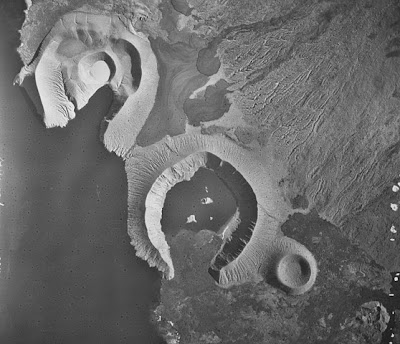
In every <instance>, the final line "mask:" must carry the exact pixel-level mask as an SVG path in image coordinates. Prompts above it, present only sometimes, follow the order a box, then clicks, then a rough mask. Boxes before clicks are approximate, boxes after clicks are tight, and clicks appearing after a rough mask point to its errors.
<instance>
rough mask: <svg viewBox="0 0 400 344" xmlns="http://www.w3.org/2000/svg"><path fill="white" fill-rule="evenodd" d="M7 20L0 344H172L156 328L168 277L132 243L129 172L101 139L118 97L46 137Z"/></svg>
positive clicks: (1, 126) (1, 73) (97, 101)
mask: <svg viewBox="0 0 400 344" xmlns="http://www.w3.org/2000/svg"><path fill="white" fill-rule="evenodd" d="M3 15H7V13H6V12H4V11H2V12H1V16H3ZM3 19H4V18H1V20H0V22H1V23H2V24H4V26H5V25H8V30H7V29H6V28H5V27H2V28H1V30H0V34H1V38H0V44H1V47H0V52H1V53H0V59H1V60H0V61H1V62H0V111H1V117H0V121H1V123H0V141H1V146H0V157H1V158H2V160H1V161H2V164H1V167H0V168H1V171H2V172H1V173H2V175H1V199H0V202H1V203H2V204H4V206H0V212H1V213H0V216H1V218H0V219H1V222H0V226H1V227H0V229H1V232H0V234H1V237H0V248H1V251H0V257H1V272H0V277H1V278H0V298H1V300H0V343H40V344H43V343H83V342H84V343H117V342H118V343H123V342H129V343H138V344H142V343H143V344H147V343H162V340H161V339H160V338H159V337H158V336H157V334H156V332H155V329H154V328H153V327H152V326H151V325H150V323H149V321H148V313H149V308H150V305H151V303H152V302H153V301H155V299H156V298H157V296H158V292H159V290H158V288H159V283H160V281H159V275H158V273H157V272H156V271H155V270H154V269H150V268H149V267H148V266H147V264H146V263H145V262H144V261H142V260H140V259H138V258H137V257H136V256H135V251H134V249H133V247H132V246H131V245H130V244H129V237H128V235H127V228H126V217H127V213H126V212H127V205H126V200H127V183H126V175H125V172H124V165H123V162H122V160H121V159H119V158H117V157H116V156H115V155H114V154H110V153H108V152H107V151H106V150H105V149H104V147H103V145H102V144H101V142H100V140H99V126H100V121H101V119H102V117H103V116H104V115H105V114H106V112H107V109H108V106H109V104H110V96H111V92H110V91H108V90H106V89H102V90H100V91H99V92H98V93H97V94H96V95H95V96H94V98H93V99H92V101H91V102H90V103H89V104H88V106H86V107H85V108H84V109H83V110H82V111H80V112H79V113H78V115H77V118H76V119H74V120H73V121H71V122H70V123H69V124H68V126H67V127H66V128H63V129H61V128H55V129H45V127H44V125H43V123H42V120H41V118H40V116H39V115H37V114H36V110H35V109H34V108H33V103H32V101H31V100H30V99H29V98H27V94H26V91H25V90H24V89H22V88H18V87H13V86H12V80H13V77H14V76H15V75H16V73H17V72H18V71H19V68H20V67H21V63H20V60H19V57H18V55H17V54H16V52H15V49H16V46H17V44H18V43H17V42H16V41H15V37H14V36H8V35H9V33H10V30H9V29H10V27H9V23H8V22H5V21H4V20H3ZM16 23H17V22H16ZM26 86H27V88H29V89H31V90H33V91H35V87H34V81H33V78H30V79H29V80H27V83H26Z"/></svg>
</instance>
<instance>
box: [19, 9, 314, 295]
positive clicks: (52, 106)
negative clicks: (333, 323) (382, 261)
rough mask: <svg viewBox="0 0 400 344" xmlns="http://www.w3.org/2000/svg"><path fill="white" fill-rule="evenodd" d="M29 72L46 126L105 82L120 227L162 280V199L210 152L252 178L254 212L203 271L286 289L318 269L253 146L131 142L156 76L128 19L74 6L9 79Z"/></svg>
mask: <svg viewBox="0 0 400 344" xmlns="http://www.w3.org/2000/svg"><path fill="white" fill-rule="evenodd" d="M33 73H35V75H36V83H37V87H38V91H39V95H40V97H41V101H42V104H43V108H44V122H45V124H46V126H47V127H53V126H61V127H63V126H65V125H66V124H67V123H68V121H69V120H70V119H73V118H74V117H75V112H74V110H75V108H76V109H78V110H79V109H80V108H82V107H83V106H85V105H86V104H87V102H88V101H89V99H90V98H91V97H92V95H93V94H94V93H95V92H96V91H97V90H98V89H99V88H100V87H102V86H103V85H105V84H107V85H108V86H109V87H111V89H112V90H113V92H114V95H115V97H114V103H113V105H112V106H111V110H112V111H114V110H115V109H117V111H118V112H117V113H116V114H115V115H114V117H113V118H112V119H111V120H107V121H108V127H107V129H106V131H105V134H104V137H103V142H104V144H105V146H106V148H107V149H108V150H110V151H114V152H115V153H116V154H118V155H120V156H123V157H124V158H125V159H126V165H125V167H126V172H127V175H128V189H129V195H128V233H129V235H130V236H131V239H132V241H131V243H132V245H133V246H135V248H136V254H137V255H138V256H139V257H141V258H143V259H144V260H146V261H147V262H148V264H149V265H150V266H156V267H157V268H158V269H159V270H160V271H161V272H163V273H164V275H165V277H166V278H168V279H171V278H173V277H174V266H173V261H172V259H171V256H170V250H169V246H168V244H167V242H166V240H165V235H164V234H163V232H162V230H161V225H160V219H161V214H162V206H163V200H164V198H165V193H166V192H167V191H168V189H169V188H170V187H171V186H172V185H173V184H174V183H177V182H179V181H181V180H183V179H187V178H190V177H191V176H192V175H193V174H194V173H195V172H196V170H197V169H198V168H199V167H201V166H205V165H206V164H207V162H208V158H207V154H206V153H205V152H209V153H211V154H213V155H215V156H217V157H218V158H220V159H221V160H223V161H226V162H227V163H228V164H230V165H232V166H233V167H234V168H235V169H236V170H237V171H239V172H240V174H241V175H242V176H243V177H244V180H245V181H247V182H248V183H249V184H250V186H251V188H252V189H253V191H254V195H255V198H256V202H254V205H253V207H255V208H256V209H253V210H256V214H257V215H256V221H255V224H254V221H253V223H252V225H254V229H253V233H252V235H249V237H250V238H249V241H248V243H247V245H245V246H244V247H241V251H240V253H239V255H237V256H234V257H230V258H229V259H227V258H226V257H224V252H223V248H221V250H220V251H219V252H218V255H217V256H216V258H215V259H214V261H213V262H212V266H211V268H210V273H211V275H212V276H213V277H214V278H215V279H216V280H217V281H218V283H219V284H220V285H221V286H230V285H233V284H238V283H242V282H244V281H247V280H250V279H252V278H254V277H255V276H262V277H264V278H265V279H266V280H267V281H269V280H270V278H271V276H275V277H274V278H275V279H276V280H277V282H278V286H280V287H281V288H283V289H285V290H287V291H288V292H289V293H292V294H300V293H303V292H305V291H307V290H308V289H309V288H311V287H312V285H313V284H314V282H315V278H316V274H317V265H316V262H315V259H314V258H313V256H312V254H311V253H310V252H309V251H308V250H307V249H306V248H305V247H304V246H303V245H301V244H299V243H298V242H296V241H294V240H292V239H289V238H286V237H284V236H282V234H281V233H280V232H279V226H280V224H281V223H282V222H283V221H284V220H285V219H286V218H287V215H288V209H287V206H286V204H285V202H284V200H283V199H282V197H281V195H280V191H279V188H278V183H277V180H275V179H274V178H273V177H272V175H273V172H272V171H273V162H271V161H267V162H264V161H263V159H262V156H261V155H260V154H259V152H255V151H246V150H244V149H242V148H240V147H238V146H237V145H236V144H234V143H233V142H231V141H228V140H227V139H224V138H222V137H217V136H207V135H179V136H175V137H173V138H171V137H169V136H167V137H166V138H164V139H163V140H162V141H160V142H158V143H156V144H152V145H151V146H148V147H144V148H143V147H140V146H135V144H136V138H137V136H138V134H139V133H140V131H141V129H142V128H143V125H144V123H145V121H146V119H147V117H148V115H149V113H150V111H151V109H152V107H153V104H154V101H155V96H156V92H157V86H158V81H159V76H158V72H157V61H156V57H155V55H154V54H153V52H152V50H151V48H150V43H149V41H148V40H147V38H146V37H144V35H142V34H139V33H137V32H136V31H135V30H134V29H133V26H132V25H130V24H129V21H128V20H127V19H126V18H124V17H123V16H115V15H111V16H107V15H102V14H96V13H87V12H82V11H73V12H70V13H68V14H66V15H64V16H63V17H62V18H61V19H60V20H59V21H58V22H57V23H56V24H55V25H54V27H53V28H52V30H51V31H50V32H49V34H48V35H47V36H46V37H45V39H44V40H43V42H42V44H41V47H40V50H39V52H38V55H37V57H36V58H34V59H33V61H32V62H31V63H30V64H28V65H26V66H24V67H23V68H22V69H21V72H20V73H19V74H18V75H17V77H16V78H15V83H18V84H21V83H22V82H23V80H24V78H25V76H26V75H30V74H33ZM98 73H99V74H98ZM208 157H209V155H208ZM172 171H174V173H172ZM266 171H267V173H266ZM220 173H222V174H223V171H220ZM225 182H226V183H228V182H229V181H227V180H225ZM231 191H235V189H234V188H231ZM234 193H235V192H234ZM243 197H247V196H246V195H244V194H240V192H239V193H237V194H235V198H236V201H237V202H238V205H239V206H238V209H239V216H240V202H241V201H243ZM235 215H236V216H233V217H232V222H231V223H230V224H233V227H235V226H238V225H239V219H238V216H237V215H238V214H235ZM234 230H235V228H230V229H229V231H230V232H231V233H232V232H233V234H232V235H230V236H228V233H227V239H226V240H225V241H228V240H229V239H230V238H232V237H233V235H234V234H235V233H234ZM236 230H237V229H236ZM229 231H228V232H229ZM238 252H239V251H238ZM293 257H295V259H294V258H293ZM296 257H297V258H296ZM231 258H234V259H233V260H231ZM218 259H220V260H219V261H218ZM221 261H224V263H223V264H222V263H221ZM299 261H301V262H302V263H301V264H300V263H299ZM303 265H305V266H306V268H305V269H304V268H303Z"/></svg>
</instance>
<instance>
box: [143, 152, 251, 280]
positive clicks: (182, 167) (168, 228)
mask: <svg viewBox="0 0 400 344" xmlns="http://www.w3.org/2000/svg"><path fill="white" fill-rule="evenodd" d="M185 172H189V173H190V174H188V175H185ZM168 189H169V191H168V192H166V193H165V191H166V190H168ZM157 190H158V191H157ZM161 190H163V191H162V192H164V193H165V196H164V200H163V201H161V203H160V202H158V201H157V200H156V199H155V198H154V197H153V196H152V195H155V194H156V195H158V196H159V195H160V191H161ZM149 195H150V197H149V196H148V198H147V204H148V205H149V206H151V205H153V204H158V205H162V218H161V219H160V222H161V229H162V231H163V232H164V233H165V235H166V240H167V241H168V240H169V239H170V238H171V236H174V235H176V234H177V233H178V232H179V231H180V230H182V229H188V230H192V231H195V232H198V231H201V230H203V229H208V230H211V231H214V232H216V233H217V234H218V235H219V236H220V237H221V238H222V239H223V245H222V246H221V249H220V250H219V252H218V254H217V255H216V256H215V257H214V259H213V261H212V262H211V266H210V269H209V273H210V275H211V276H212V277H213V278H214V279H215V280H216V281H217V282H219V271H220V270H221V268H223V267H224V266H226V265H228V264H229V263H230V262H232V261H233V260H234V259H236V258H237V257H238V256H239V255H240V253H241V252H242V251H243V249H244V247H245V246H246V244H247V243H248V242H249V240H250V238H251V236H252V232H253V229H254V225H255V223H256V221H257V199H256V196H255V194H254V192H253V190H252V188H251V186H250V185H249V183H248V182H247V181H246V179H245V178H244V177H243V176H242V174H241V173H240V172H239V171H237V170H236V169H235V168H234V167H233V166H232V165H231V164H230V163H228V162H226V161H224V160H222V159H220V158H219V157H217V156H216V155H214V154H212V153H209V152H201V153H195V154H192V155H189V156H188V157H187V158H186V159H183V160H181V161H180V162H178V163H177V164H175V165H174V166H172V167H171V168H169V169H167V170H165V171H164V172H163V173H162V174H161V175H160V176H159V177H158V178H157V180H156V182H155V183H154V185H153V193H150V194H149ZM159 215H160V214H159ZM159 215H158V216H159ZM149 223H150V222H149Z"/></svg>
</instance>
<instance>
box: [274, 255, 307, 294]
mask: <svg viewBox="0 0 400 344" xmlns="http://www.w3.org/2000/svg"><path fill="white" fill-rule="evenodd" d="M276 274H277V278H278V281H279V282H280V283H282V284H283V285H284V286H285V287H286V288H288V289H289V290H293V291H295V290H296V289H297V288H301V287H303V286H304V285H306V284H307V283H308V281H309V280H310V277H311V267H310V264H309V262H308V261H307V260H306V259H305V258H304V257H302V256H300V255H299V254H288V255H286V256H283V257H282V258H281V259H280V260H279V262H278V266H277V271H276Z"/></svg>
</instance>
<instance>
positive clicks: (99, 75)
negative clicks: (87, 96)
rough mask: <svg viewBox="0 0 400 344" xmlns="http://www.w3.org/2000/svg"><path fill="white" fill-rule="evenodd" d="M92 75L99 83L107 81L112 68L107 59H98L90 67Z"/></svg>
mask: <svg viewBox="0 0 400 344" xmlns="http://www.w3.org/2000/svg"><path fill="white" fill-rule="evenodd" d="M89 73H90V75H91V76H92V77H93V78H94V79H95V80H96V81H97V82H98V83H102V84H103V83H105V82H107V81H108V79H109V78H110V76H111V71H110V68H108V65H107V63H106V62H105V61H102V60H100V61H96V62H95V63H93V65H92V66H91V67H90V71H89Z"/></svg>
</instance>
